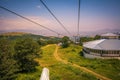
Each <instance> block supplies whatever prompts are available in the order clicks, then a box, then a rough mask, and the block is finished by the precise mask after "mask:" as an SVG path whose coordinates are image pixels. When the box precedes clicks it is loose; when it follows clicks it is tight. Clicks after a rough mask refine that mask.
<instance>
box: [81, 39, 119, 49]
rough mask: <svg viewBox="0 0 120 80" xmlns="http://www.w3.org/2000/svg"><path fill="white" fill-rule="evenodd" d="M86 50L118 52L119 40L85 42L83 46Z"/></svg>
mask: <svg viewBox="0 0 120 80" xmlns="http://www.w3.org/2000/svg"><path fill="white" fill-rule="evenodd" d="M83 46H84V47H86V48H91V49H99V50H120V40H118V39H101V40H95V41H90V42H86V43H84V45H83Z"/></svg>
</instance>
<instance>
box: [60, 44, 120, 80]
mask: <svg viewBox="0 0 120 80" xmlns="http://www.w3.org/2000/svg"><path fill="white" fill-rule="evenodd" d="M81 50H82V47H80V46H77V45H71V46H70V47H68V48H65V49H62V48H60V49H59V56H61V58H63V59H65V60H68V61H69V62H71V63H76V64H78V65H81V66H84V67H87V68H89V69H91V70H93V71H95V72H97V73H99V74H101V75H104V76H106V77H109V78H111V79H113V80H118V79H119V77H120V60H112V59H111V60H102V59H86V58H84V57H81V56H80V53H79V52H80V51H81Z"/></svg>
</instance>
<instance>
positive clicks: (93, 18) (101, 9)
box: [0, 0, 120, 36]
mask: <svg viewBox="0 0 120 80" xmlns="http://www.w3.org/2000/svg"><path fill="white" fill-rule="evenodd" d="M43 1H44V2H45V4H46V5H47V6H48V7H49V8H50V9H51V11H52V12H53V13H54V14H55V15H56V17H57V18H58V19H59V20H60V21H61V22H62V23H63V24H64V25H65V27H66V28H67V29H68V31H69V32H70V33H71V34H72V35H76V34H77V17H78V0H43ZM119 4H120V0H81V4H80V29H79V30H80V34H86V35H87V34H90V33H91V34H92V33H102V32H115V31H117V32H120V22H119V21H120V5H119ZM0 5H1V6H3V7H6V8H8V9H10V10H12V11H14V12H16V13H18V14H21V15H23V16H25V17H27V18H29V19H31V20H33V21H36V22H37V23H39V24H41V25H44V26H46V27H48V28H50V29H52V30H54V31H56V32H59V33H61V34H64V35H68V34H67V32H66V31H65V30H64V29H63V28H62V27H61V26H60V25H59V24H58V23H57V21H56V20H55V19H54V18H53V17H52V16H51V14H50V13H49V12H48V11H47V9H46V8H45V7H44V6H43V5H42V3H41V2H40V1H39V0H1V1H0ZM15 31H19V32H30V33H34V34H40V35H54V36H56V34H55V33H53V32H50V31H48V30H46V29H44V28H42V27H40V26H37V25H35V24H33V23H31V22H28V21H26V20H24V19H22V18H20V17H18V16H16V15H14V14H11V13H9V12H7V11H5V10H3V9H1V8H0V32H15Z"/></svg>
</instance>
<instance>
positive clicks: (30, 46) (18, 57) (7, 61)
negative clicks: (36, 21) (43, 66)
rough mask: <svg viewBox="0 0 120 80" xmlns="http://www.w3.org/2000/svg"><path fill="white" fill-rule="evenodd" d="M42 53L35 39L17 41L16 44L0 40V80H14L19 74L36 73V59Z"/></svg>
mask: <svg viewBox="0 0 120 80" xmlns="http://www.w3.org/2000/svg"><path fill="white" fill-rule="evenodd" d="M13 45H14V46H13ZM40 53H41V50H40V46H39V44H38V43H37V42H36V41H35V40H33V39H30V38H25V39H19V40H15V43H14V44H13V43H11V41H10V40H8V39H0V80H13V79H15V78H16V77H17V73H20V72H31V71H34V70H35V66H36V65H38V63H37V62H36V61H35V60H34V59H35V58H37V57H39V55H40Z"/></svg>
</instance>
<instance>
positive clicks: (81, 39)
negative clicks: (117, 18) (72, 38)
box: [80, 37, 94, 43]
mask: <svg viewBox="0 0 120 80" xmlns="http://www.w3.org/2000/svg"><path fill="white" fill-rule="evenodd" d="M92 40H94V38H92V37H81V38H80V42H82V43H83V42H88V41H92Z"/></svg>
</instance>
